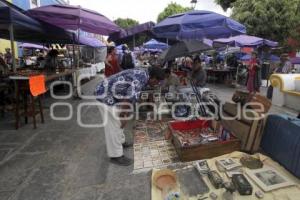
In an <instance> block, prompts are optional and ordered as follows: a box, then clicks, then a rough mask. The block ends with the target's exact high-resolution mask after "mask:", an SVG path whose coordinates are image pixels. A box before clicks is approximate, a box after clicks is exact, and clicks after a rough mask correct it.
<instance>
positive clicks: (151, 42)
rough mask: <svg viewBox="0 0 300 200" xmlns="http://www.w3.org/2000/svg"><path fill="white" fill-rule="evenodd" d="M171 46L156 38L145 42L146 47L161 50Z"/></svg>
mask: <svg viewBox="0 0 300 200" xmlns="http://www.w3.org/2000/svg"><path fill="white" fill-rule="evenodd" d="M168 47H169V46H168V45H167V44H166V43H163V42H159V41H157V40H155V39H152V40H149V41H148V42H146V43H145V44H144V48H146V49H160V50H165V49H167V48H168Z"/></svg>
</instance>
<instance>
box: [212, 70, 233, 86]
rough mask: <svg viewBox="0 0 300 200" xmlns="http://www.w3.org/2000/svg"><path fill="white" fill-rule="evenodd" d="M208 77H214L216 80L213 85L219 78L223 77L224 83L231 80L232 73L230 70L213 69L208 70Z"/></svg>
mask: <svg viewBox="0 0 300 200" xmlns="http://www.w3.org/2000/svg"><path fill="white" fill-rule="evenodd" d="M206 72H207V77H209V76H212V77H213V78H214V81H213V83H215V81H216V79H218V77H222V81H223V82H225V81H226V80H229V79H230V78H231V73H232V71H231V70H230V69H213V68H208V69H206Z"/></svg>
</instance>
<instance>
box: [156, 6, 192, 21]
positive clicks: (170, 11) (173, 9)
mask: <svg viewBox="0 0 300 200" xmlns="http://www.w3.org/2000/svg"><path fill="white" fill-rule="evenodd" d="M189 10H192V8H190V7H183V6H181V5H179V4H177V3H175V2H171V3H169V4H168V6H167V7H166V8H165V9H164V10H163V11H162V12H161V13H159V15H158V17H157V22H160V21H162V20H164V19H165V18H167V17H169V16H171V15H175V14H178V13H183V12H186V11H189Z"/></svg>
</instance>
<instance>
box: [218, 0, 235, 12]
mask: <svg viewBox="0 0 300 200" xmlns="http://www.w3.org/2000/svg"><path fill="white" fill-rule="evenodd" d="M236 1H237V0H215V2H216V3H217V4H219V5H220V6H221V7H222V8H223V10H224V11H227V9H228V8H232V5H233V3H234V2H236Z"/></svg>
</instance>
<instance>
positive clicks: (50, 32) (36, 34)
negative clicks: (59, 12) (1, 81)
mask: <svg viewBox="0 0 300 200" xmlns="http://www.w3.org/2000/svg"><path fill="white" fill-rule="evenodd" d="M0 38H3V39H9V40H10V41H11V49H12V54H13V58H15V46H14V44H13V42H14V41H15V40H16V41H20V42H32V43H72V41H73V35H72V34H71V33H68V32H66V31H64V30H63V29H60V28H58V27H54V26H51V25H49V24H46V23H41V22H39V21H37V20H35V19H32V18H31V17H29V16H26V15H25V14H23V12H22V10H21V9H20V8H17V7H16V6H14V5H12V4H10V3H8V2H6V1H2V0H1V1H0ZM12 60H13V63H12V64H13V69H14V71H16V63H15V59H12Z"/></svg>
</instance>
